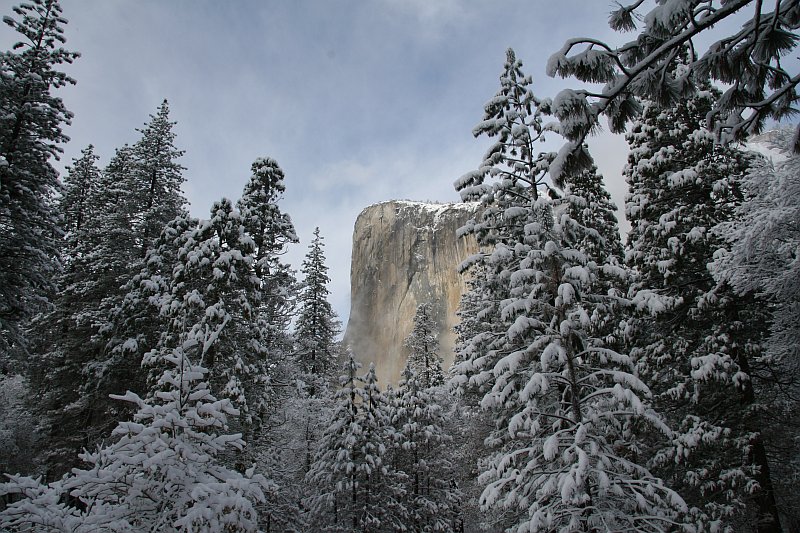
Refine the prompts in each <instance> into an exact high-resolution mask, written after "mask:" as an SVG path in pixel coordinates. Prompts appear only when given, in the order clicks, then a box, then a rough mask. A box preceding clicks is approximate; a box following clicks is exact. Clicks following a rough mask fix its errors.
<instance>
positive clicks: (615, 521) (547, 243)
mask: <svg viewBox="0 0 800 533" xmlns="http://www.w3.org/2000/svg"><path fill="white" fill-rule="evenodd" d="M520 67H521V64H520V63H519V62H518V61H517V60H516V58H515V57H514V54H513V52H512V51H509V53H508V61H507V62H506V68H505V72H504V74H503V75H502V76H501V92H500V93H499V94H498V95H497V96H495V98H493V99H492V100H491V101H490V102H489V104H487V106H486V111H487V113H486V115H485V116H484V121H483V122H481V124H480V125H479V127H478V128H476V130H475V133H476V135H478V134H481V133H487V134H488V135H489V136H492V137H494V136H499V138H500V141H499V142H498V143H496V144H495V146H494V147H493V148H492V149H491V150H490V151H489V153H488V154H487V157H486V158H485V161H484V163H483V164H482V165H481V169H480V170H479V171H477V172H473V173H470V174H468V175H466V176H465V177H464V178H462V179H461V180H459V181H458V182H456V188H457V189H458V190H461V191H462V196H465V197H471V196H473V195H475V191H486V192H491V194H485V193H483V194H480V195H479V196H482V197H483V201H484V203H486V204H488V205H489V206H494V213H495V220H496V221H499V222H504V221H505V222H509V223H511V222H516V224H517V227H518V228H521V231H516V232H513V233H512V232H505V233H504V234H503V236H504V239H502V240H501V239H498V238H496V237H495V236H493V235H491V232H488V236H489V238H488V239H487V238H480V237H482V235H481V234H480V233H479V234H478V236H479V244H480V245H482V246H485V247H488V248H490V252H489V255H488V259H487V260H485V261H484V264H486V265H487V269H490V270H491V269H494V270H495V272H496V277H497V278H498V279H501V280H508V281H507V284H506V285H505V286H503V285H499V284H495V285H494V286H492V285H490V286H489V287H490V294H491V297H490V298H489V300H490V301H492V300H493V301H495V302H497V303H496V307H495V309H496V314H495V315H494V316H488V315H484V317H485V318H484V320H486V321H489V322H492V321H495V322H499V323H502V324H509V326H508V327H507V328H506V329H505V331H504V332H502V329H501V328H492V329H491V330H490V331H492V336H493V339H492V342H491V343H489V344H487V343H486V341H485V334H484V333H478V335H477V336H476V344H477V345H478V349H477V350H470V351H468V352H467V353H468V354H470V358H469V359H466V358H464V360H463V361H462V362H461V363H459V364H458V365H457V366H456V368H455V371H456V372H457V374H458V375H457V376H456V378H455V382H456V384H459V385H461V386H464V387H469V386H471V385H474V386H476V387H477V388H483V390H484V391H485V393H484V395H483V399H482V400H481V405H482V407H483V408H485V409H488V410H491V411H492V412H493V413H494V414H495V416H496V421H497V425H496V430H495V431H494V432H493V433H492V435H491V436H490V438H489V439H487V443H488V444H490V445H492V446H493V447H494V450H495V451H494V453H493V454H492V455H491V456H490V457H489V458H488V461H487V468H486V470H485V471H484V473H483V474H482V475H481V478H480V479H481V481H482V482H483V483H485V485H486V488H485V490H484V492H483V495H482V498H481V503H482V505H483V506H484V507H485V508H487V509H497V510H500V511H502V513H503V515H505V516H501V520H502V522H501V524H499V525H503V526H505V527H506V528H508V529H509V530H514V531H518V532H547V531H592V530H600V529H610V530H636V531H653V532H665V531H673V530H674V529H675V528H681V527H682V519H681V514H682V513H684V512H686V511H687V510H688V509H686V506H685V504H684V503H683V500H682V499H681V498H680V496H679V495H678V494H676V493H675V492H673V491H672V490H670V489H669V488H668V487H667V486H666V484H665V483H664V482H663V481H662V480H661V479H659V478H657V477H656V476H654V475H652V474H651V473H650V472H649V471H648V470H647V469H646V468H645V467H644V466H642V465H640V464H639V463H638V462H637V454H638V452H639V447H640V439H639V437H638V435H637V432H636V431H634V429H637V428H638V427H639V426H644V427H648V428H649V429H651V430H653V429H655V430H657V431H660V432H663V433H666V434H670V431H669V429H667V428H666V427H665V426H664V424H663V422H662V421H661V419H660V417H659V416H657V415H656V414H655V413H654V412H653V411H652V410H651V409H650V408H649V407H648V406H647V404H646V403H645V402H646V398H647V397H648V396H649V390H648V388H647V386H646V385H645V384H644V383H642V382H641V381H640V380H639V379H638V378H637V377H636V376H635V375H634V365H633V361H632V359H631V358H630V357H628V356H626V355H623V354H619V353H617V352H615V351H614V350H612V349H610V348H609V347H608V345H607V342H606V339H605V338H603V337H600V336H598V335H597V333H596V332H597V331H598V329H599V325H603V324H606V323H607V322H608V319H607V316H608V314H609V313H610V312H612V309H613V307H612V306H613V305H614V304H616V303H617V302H618V301H619V300H620V299H619V298H617V297H614V296H612V295H609V294H608V293H607V291H606V290H605V288H604V287H602V284H599V283H598V279H599V275H598V273H599V272H604V273H606V274H613V273H617V274H623V272H621V269H620V268H619V267H617V266H616V265H614V264H612V263H610V262H609V261H608V259H607V258H608V257H609V256H611V253H609V251H608V250H606V249H605V248H604V247H605V246H608V243H604V242H603V239H602V238H601V237H600V234H599V232H598V231H597V230H596V229H594V228H587V227H585V226H583V225H581V224H580V223H579V222H578V221H577V220H576V218H573V213H583V209H584V208H585V207H586V206H587V205H592V206H594V207H597V206H596V205H595V203H593V202H591V201H588V200H587V198H586V197H584V196H578V193H577V191H578V190H579V189H580V187H577V186H575V185H573V184H572V183H571V182H570V181H569V178H570V175H569V174H562V180H563V181H562V183H561V184H562V185H564V189H565V192H561V191H558V190H557V188H554V186H553V185H549V187H550V188H551V189H552V190H553V193H554V194H552V196H553V197H551V195H550V194H541V192H540V191H539V189H538V188H539V187H543V186H544V185H545V183H544V178H545V171H546V169H547V166H544V168H542V167H539V166H532V165H531V164H530V161H547V160H548V159H549V158H550V156H548V155H540V156H533V155H532V154H526V152H525V149H528V148H526V147H530V145H529V144H525V143H523V145H522V147H519V146H517V145H515V144H513V143H510V142H509V141H510V140H522V141H525V140H527V139H532V138H535V137H536V136H539V135H541V132H542V131H543V129H542V128H541V126H540V124H541V122H540V121H538V122H537V124H539V126H538V128H531V127H530V126H528V125H525V124H523V123H521V122H520V121H521V119H522V118H523V117H526V116H537V117H538V116H539V111H537V112H536V113H531V111H532V109H531V107H532V106H533V103H534V102H538V101H537V100H535V99H533V98H532V97H526V98H525V99H524V100H523V101H527V102H529V104H528V107H524V106H523V107H522V109H524V111H525V115H522V113H521V112H520V109H521V108H520V106H519V105H517V104H516V103H515V102H517V101H518V100H519V99H518V98H510V97H509V95H514V94H525V93H526V92H529V89H528V85H530V79H529V78H525V77H523V76H520V75H519V73H520V71H519V69H520ZM511 80H520V81H518V82H514V83H511ZM509 88H511V89H512V90H508V89H509ZM525 130H527V132H526V131H525ZM522 156H524V157H522ZM586 156H587V157H588V154H586ZM493 178H495V179H493ZM595 186H596V187H599V186H601V184H600V183H597V184H596V185H595ZM583 194H586V195H587V196H589V195H588V192H584V193H583ZM602 196H603V195H602V193H601V192H600V191H599V190H595V191H594V195H592V196H590V198H599V197H602ZM494 199H497V204H496V205H495V202H494ZM491 212H492V211H490V213H491ZM596 217H597V215H595V216H594V217H592V218H596ZM476 226H477V224H476ZM497 226H499V227H500V228H503V227H508V224H507V225H506V226H500V225H499V224H498V225H497ZM492 229H495V228H492ZM587 240H589V241H594V246H591V247H590V246H587V244H586V243H587ZM593 250H600V251H602V253H600V254H599V257H592V256H591V255H589V254H590V253H592V251H593ZM499 266H502V269H498V267H499ZM498 288H500V289H501V290H500V291H498V290H497V289H498ZM483 311H484V309H479V310H478V311H477V312H478V313H482V312H483ZM486 348H489V349H488V350H487V349H486Z"/></svg>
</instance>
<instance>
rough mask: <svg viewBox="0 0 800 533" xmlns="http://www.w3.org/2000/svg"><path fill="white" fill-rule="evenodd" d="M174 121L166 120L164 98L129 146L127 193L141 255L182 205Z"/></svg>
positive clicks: (179, 152)
mask: <svg viewBox="0 0 800 533" xmlns="http://www.w3.org/2000/svg"><path fill="white" fill-rule="evenodd" d="M175 124H176V123H175V122H171V121H170V120H169V104H168V103H167V101H166V100H164V101H163V102H162V103H161V105H160V106H159V108H158V111H157V112H156V114H155V115H150V122H149V123H148V124H146V125H145V127H144V129H141V130H138V131H139V132H140V133H141V134H142V136H141V139H139V141H138V142H137V143H136V144H134V145H133V147H132V148H131V152H132V157H133V165H132V168H131V169H130V172H131V174H130V176H129V177H128V178H129V180H130V184H131V185H130V186H131V188H130V190H129V191H128V192H129V194H130V196H129V197H128V198H127V201H128V202H132V203H133V204H134V205H135V206H136V208H135V209H134V213H135V218H134V220H133V221H132V222H133V226H134V227H135V228H136V232H137V238H138V244H139V247H140V257H142V258H144V257H145V255H146V253H147V250H148V248H149V247H150V245H151V244H152V242H151V241H153V240H155V239H156V238H157V237H158V235H159V234H160V233H161V230H162V229H163V228H164V226H165V225H166V224H167V222H169V221H170V220H172V219H173V218H175V217H176V216H178V214H179V213H180V212H181V211H182V210H183V209H184V206H185V204H186V198H184V196H183V193H182V192H181V186H182V185H183V182H184V178H183V176H182V174H181V173H182V171H183V170H185V168H184V167H182V166H181V165H180V164H179V163H177V159H178V158H179V157H181V156H182V155H183V151H182V150H178V149H177V148H176V147H175V132H173V131H172V128H173V127H174V126H175Z"/></svg>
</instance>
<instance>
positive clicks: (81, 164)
mask: <svg viewBox="0 0 800 533" xmlns="http://www.w3.org/2000/svg"><path fill="white" fill-rule="evenodd" d="M97 159H98V157H97V156H96V155H95V154H94V151H93V148H92V146H89V147H88V148H86V149H84V150H83V152H82V153H81V157H80V158H76V159H74V160H73V165H72V166H71V167H69V168H68V170H69V173H68V174H67V176H66V178H65V180H64V193H63V196H62V198H61V199H60V202H59V203H58V208H59V209H58V215H59V218H60V219H61V221H62V224H63V226H62V231H63V232H64V235H65V238H64V241H63V242H62V246H61V254H60V257H61V263H62V265H63V269H62V271H61V272H60V273H59V275H58V276H56V278H55V280H56V284H57V287H58V292H57V293H56V295H55V297H54V300H53V307H52V308H51V309H50V310H49V311H48V312H45V313H42V314H40V315H38V316H37V317H36V319H35V320H34V321H33V323H32V326H31V328H30V332H31V337H32V338H33V340H32V341H31V345H32V348H33V350H32V352H33V353H35V354H36V355H35V360H36V362H37V364H35V365H31V367H30V370H29V375H30V377H31V378H32V379H31V381H32V383H33V386H34V389H35V390H36V391H37V392H38V394H36V395H35V396H36V397H37V399H36V404H35V405H33V406H32V409H33V410H35V411H37V412H38V413H39V416H42V415H43V416H42V418H43V419H44V422H43V423H42V430H43V432H44V434H46V435H47V438H46V439H45V441H44V442H42V444H43V445H44V446H45V449H44V450H42V452H43V453H42V455H43V457H41V459H42V461H43V463H44V468H45V470H46V473H47V475H48V476H52V477H53V478H57V477H60V476H61V475H62V474H64V473H65V472H67V471H68V470H69V468H70V467H71V466H73V465H75V463H76V461H77V453H78V452H79V451H80V450H81V449H82V448H83V447H85V446H91V445H93V444H94V442H96V440H97V439H99V438H102V436H105V435H107V434H108V433H109V432H110V431H111V429H113V427H114V421H113V420H112V421H111V422H110V425H109V423H105V424H104V423H102V421H104V420H107V419H106V418H105V417H103V416H97V412H96V411H95V408H96V407H99V405H95V400H96V399H97V398H96V397H95V395H94V394H93V393H94V391H93V390H92V389H93V387H92V386H90V387H88V388H87V389H88V390H86V391H83V392H86V393H87V394H86V395H84V394H83V393H82V391H81V387H82V385H84V384H85V383H86V375H85V374H84V370H85V366H86V365H87V364H89V363H92V362H94V361H96V360H97V359H98V358H99V353H100V352H101V350H102V347H101V346H99V345H98V344H97V343H96V342H94V339H93V336H94V334H95V333H96V329H95V328H96V324H95V319H96V318H97V313H98V310H99V307H100V303H101V302H102V301H103V298H105V297H106V296H107V294H108V291H111V292H113V290H114V288H113V287H109V286H107V285H106V284H103V281H104V280H103V265H102V263H99V262H98V260H97V259H98V258H97V254H96V251H95V246H96V245H97V243H98V241H99V240H102V239H103V238H105V237H104V236H100V235H98V233H97V231H96V226H95V225H94V221H95V219H96V218H97V217H99V216H101V214H100V213H101V212H102V211H103V210H104V209H105V208H106V206H103V205H101V204H100V203H99V202H98V198H99V195H100V187H101V176H100V171H99V169H98V168H97V166H96V163H97ZM100 403H101V404H102V403H104V399H101V400H100ZM40 466H41V465H40Z"/></svg>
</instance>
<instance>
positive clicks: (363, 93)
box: [0, 0, 627, 323]
mask: <svg viewBox="0 0 800 533" xmlns="http://www.w3.org/2000/svg"><path fill="white" fill-rule="evenodd" d="M17 3H18V2H17V1H9V0H0V8H2V9H1V10H0V11H2V15H8V14H11V8H12V6H13V5H16V4H17ZM61 5H62V8H63V11H64V16H65V17H66V18H67V19H68V20H69V23H68V24H67V26H66V28H65V35H66V38H67V43H66V46H65V47H66V48H67V49H70V50H75V51H78V52H80V53H81V57H80V58H79V59H78V60H77V61H76V62H75V63H74V64H72V65H67V66H65V67H64V71H65V72H67V73H68V74H69V75H70V76H72V77H73V78H74V79H75V80H76V81H77V84H76V85H75V86H71V87H67V88H64V89H62V90H60V91H59V93H58V94H59V96H61V97H62V98H63V100H64V102H65V104H66V106H67V108H68V109H69V110H70V111H71V112H72V113H74V115H75V116H74V119H73V120H72V124H71V125H70V126H69V127H67V128H66V129H65V131H66V133H67V135H68V136H69V137H70V139H71V140H70V142H69V143H67V144H66V145H65V146H64V147H63V148H64V154H63V156H62V158H61V161H60V162H57V164H56V166H57V168H59V169H60V170H61V171H62V175H63V172H64V167H65V165H69V164H70V163H71V161H72V159H73V158H75V157H78V156H79V154H80V151H81V150H82V149H83V148H85V147H86V146H87V145H89V144H93V145H94V146H95V151H96V153H97V154H98V155H100V157H101V160H100V165H101V167H102V166H105V164H106V163H108V160H109V158H110V157H111V156H112V155H113V153H114V150H115V149H116V148H118V147H120V146H122V145H124V144H125V143H129V144H132V143H134V142H136V141H137V140H138V138H139V134H138V133H137V131H136V129H137V128H141V127H142V126H143V125H144V124H145V123H146V122H148V121H149V116H150V115H151V114H153V113H155V112H156V109H157V107H158V106H159V104H160V103H161V101H162V100H163V99H165V98H166V99H167V100H168V101H169V104H170V111H171V113H170V114H171V118H172V120H174V121H176V122H177V124H176V126H175V132H176V134H177V139H176V145H177V146H178V148H180V149H182V150H185V155H184V156H183V157H182V158H181V160H180V162H181V164H182V165H183V166H185V167H186V171H185V173H184V176H185V177H186V179H187V183H186V186H185V189H184V192H185V194H186V197H187V198H188V199H189V202H190V211H191V213H192V214H193V215H194V216H197V217H201V218H206V217H207V216H208V210H209V209H210V207H211V205H212V203H213V202H214V201H216V200H218V199H220V198H222V197H227V198H230V199H232V200H233V201H235V200H236V199H238V197H239V195H240V194H241V190H242V188H243V186H244V184H245V182H246V181H247V179H248V178H249V176H250V165H251V163H252V162H253V161H254V160H255V159H256V158H258V157H265V156H269V157H272V158H274V159H275V160H277V161H278V163H279V165H280V166H281V168H282V169H283V170H284V172H285V174H286V193H285V196H284V199H283V201H282V202H281V207H282V209H283V211H284V212H286V213H289V215H290V216H291V217H292V220H293V222H294V224H295V227H296V230H297V233H298V236H299V238H300V241H301V242H300V244H299V245H296V246H294V247H293V248H292V249H291V250H290V251H289V252H288V254H287V256H286V259H287V261H288V262H290V263H291V264H292V265H293V266H294V268H295V269H297V270H299V269H300V265H301V262H302V260H303V257H304V256H305V254H306V253H307V251H308V245H309V244H310V242H311V239H312V238H313V235H312V233H313V231H314V228H315V227H317V226H319V227H320V233H321V235H322V236H323V238H324V242H325V255H326V258H327V264H328V267H329V269H330V270H329V275H330V277H331V284H330V286H329V288H330V290H331V297H330V301H331V303H332V304H333V306H334V308H335V310H336V311H337V313H338V314H339V316H340V318H341V319H342V320H343V322H345V323H346V319H347V317H348V315H349V296H350V274H349V272H350V257H351V238H352V232H353V224H354V222H355V219H356V217H357V215H358V213H359V212H360V211H361V210H362V209H363V208H365V207H367V206H368V205H371V204H374V203H377V202H381V201H386V200H392V199H408V200H418V201H437V202H455V201H459V197H458V194H457V193H456V191H455V189H454V188H453V182H454V181H455V180H456V179H457V178H459V177H460V176H461V175H463V174H464V173H466V172H468V171H470V170H472V169H474V168H476V167H477V166H478V164H479V163H480V161H481V159H482V156H483V153H484V152H485V150H486V149H487V148H488V146H489V145H490V144H491V141H490V140H489V139H487V138H485V137H481V138H478V139H475V138H474V137H473V136H472V133H471V132H472V129H473V127H474V126H475V125H476V124H477V123H478V122H479V121H480V120H481V117H482V113H483V105H484V104H485V103H486V102H487V101H488V100H489V99H490V98H491V97H492V96H493V95H494V94H495V93H496V92H497V90H498V88H499V81H498V78H499V76H500V73H501V71H502V68H503V63H504V61H505V54H506V49H507V48H508V47H512V48H514V50H515V51H516V55H517V57H518V58H520V59H521V60H522V61H523V63H524V71H525V72H526V73H527V74H530V75H532V76H533V91H534V93H535V94H536V95H537V96H540V97H545V96H551V97H552V96H555V94H556V93H557V92H558V91H559V90H560V89H562V88H564V87H568V86H575V85H576V82H575V81H573V80H567V81H565V80H559V79H551V78H548V77H547V76H546V75H545V73H544V71H545V65H546V62H547V59H548V58H549V56H550V55H551V54H552V53H554V52H555V51H557V50H558V49H559V48H560V47H561V45H562V44H563V43H564V41H565V40H566V39H568V38H571V37H577V36H586V35H591V36H594V37H599V38H606V39H609V40H611V41H612V42H619V41H620V40H621V39H623V38H624V37H620V36H618V35H615V34H613V32H611V30H610V29H608V26H607V24H606V17H607V13H608V11H609V10H610V9H611V2H606V1H604V0H559V1H558V2H553V1H550V0H493V1H478V0H281V1H278V0H231V1H224V0H216V1H212V0H135V1H134V0H61ZM15 40H16V37H15V35H14V33H13V32H12V31H10V30H8V29H5V28H3V29H0V46H2V48H3V49H8V48H10V46H11V45H12V44H13V42H14V41H15ZM557 147H558V144H557V143H556V144H554V145H553V146H552V149H556V148H557ZM590 149H591V151H592V153H593V155H594V156H595V159H596V160H597V163H598V167H599V168H600V170H601V172H602V173H603V175H604V177H605V180H606V186H607V187H608V188H609V190H610V192H611V194H612V197H613V198H614V200H615V201H616V202H617V204H618V205H619V204H621V203H622V201H623V198H624V192H625V183H624V180H623V178H622V176H621V171H622V167H623V164H624V162H625V158H626V155H627V146H626V144H625V141H624V138H622V137H621V136H614V135H609V134H606V135H601V136H598V137H596V138H594V139H592V140H591V142H590ZM620 217H622V215H621V214H620ZM623 225H624V223H623Z"/></svg>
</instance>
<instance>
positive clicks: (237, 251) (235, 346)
mask: <svg viewBox="0 0 800 533" xmlns="http://www.w3.org/2000/svg"><path fill="white" fill-rule="evenodd" d="M179 239H180V240H181V241H182V242H181V246H180V248H179V249H178V250H177V253H176V254H175V258H174V262H173V263H172V264H171V265H170V266H168V267H167V270H168V272H169V275H170V278H169V281H168V282H167V287H168V292H166V293H162V294H161V295H160V302H159V305H160V308H161V309H160V311H161V317H162V319H164V320H166V327H165V328H164V330H163V331H162V333H161V335H160V338H159V340H158V342H157V344H156V345H155V347H154V348H153V349H152V350H150V351H149V352H147V353H145V354H144V360H143V363H144V364H145V365H150V364H156V365H157V364H158V362H159V361H160V360H161V359H162V357H163V355H164V354H168V353H170V352H171V351H173V350H175V349H176V348H177V347H179V346H181V345H182V344H183V342H184V339H185V338H186V335H190V336H197V335H199V334H200V333H201V332H205V333H204V334H205V335H206V338H205V341H204V343H203V344H196V345H194V347H193V348H192V350H193V351H191V352H190V355H191V357H193V358H194V359H195V360H197V361H200V363H201V364H202V365H204V366H205V367H207V368H208V369H209V372H210V375H209V382H210V383H211V386H212V387H214V388H215V389H216V390H218V391H219V393H218V394H219V395H220V396H221V397H224V398H228V399H230V400H231V401H232V402H233V403H234V405H236V407H237V409H238V410H239V412H240V414H239V416H238V418H237V421H238V422H239V423H240V424H241V426H239V428H240V429H241V430H242V431H243V432H244V433H245V436H246V437H247V439H248V440H250V437H251V436H252V434H253V431H254V430H255V429H256V428H257V427H258V426H259V424H260V423H261V421H262V418H263V416H264V413H265V409H266V405H265V402H266V401H267V397H266V390H265V389H266V382H267V379H268V375H269V366H270V364H271V361H270V355H271V354H270V348H269V346H268V344H267V336H268V334H267V331H268V325H267V323H266V321H265V320H264V318H263V317H262V316H261V315H260V313H259V306H260V303H261V298H262V293H261V283H260V279H259V278H258V276H257V275H256V274H255V269H254V265H253V262H254V261H253V258H254V246H253V239H252V237H251V236H250V235H249V234H248V233H247V232H246V230H245V228H244V226H243V225H242V219H241V216H240V214H239V212H238V211H237V210H236V209H235V208H234V207H233V204H232V203H231V202H230V201H229V200H227V199H223V200H221V201H219V202H216V203H215V204H214V205H213V206H212V208H211V215H210V218H209V219H208V220H203V221H201V222H200V223H199V224H198V226H197V227H196V228H193V229H190V230H189V233H188V234H186V235H183V236H181V237H179ZM156 276H160V274H156ZM151 282H152V283H154V284H156V285H158V284H159V283H160V282H161V280H160V278H157V279H152V278H151ZM165 288H166V287H165ZM155 368H156V372H158V370H157V369H158V367H157V366H156V367H155Z"/></svg>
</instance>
